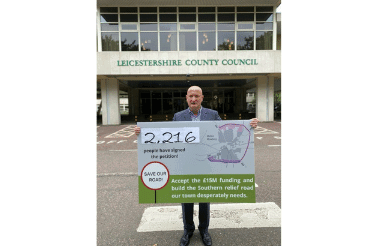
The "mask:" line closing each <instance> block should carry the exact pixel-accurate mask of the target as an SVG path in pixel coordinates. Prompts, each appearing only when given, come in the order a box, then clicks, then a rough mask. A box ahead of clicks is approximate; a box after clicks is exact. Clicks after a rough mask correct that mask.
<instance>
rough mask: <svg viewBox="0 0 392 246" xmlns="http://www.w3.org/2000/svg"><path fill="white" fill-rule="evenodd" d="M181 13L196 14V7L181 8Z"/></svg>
mask: <svg viewBox="0 0 392 246" xmlns="http://www.w3.org/2000/svg"><path fill="white" fill-rule="evenodd" d="M178 10H179V11H180V12H196V7H179V8H178Z"/></svg>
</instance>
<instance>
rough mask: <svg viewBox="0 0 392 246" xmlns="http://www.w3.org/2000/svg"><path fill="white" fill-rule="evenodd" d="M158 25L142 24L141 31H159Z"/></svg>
mask: <svg viewBox="0 0 392 246" xmlns="http://www.w3.org/2000/svg"><path fill="white" fill-rule="evenodd" d="M157 28H158V24H140V31H157Z"/></svg>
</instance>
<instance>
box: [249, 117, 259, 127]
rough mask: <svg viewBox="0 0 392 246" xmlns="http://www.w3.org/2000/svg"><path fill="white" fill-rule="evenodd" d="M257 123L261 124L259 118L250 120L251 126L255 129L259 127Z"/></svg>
mask: <svg viewBox="0 0 392 246" xmlns="http://www.w3.org/2000/svg"><path fill="white" fill-rule="evenodd" d="M257 122H260V121H259V120H258V119H257V118H253V119H251V120H250V126H251V127H253V128H256V127H257Z"/></svg>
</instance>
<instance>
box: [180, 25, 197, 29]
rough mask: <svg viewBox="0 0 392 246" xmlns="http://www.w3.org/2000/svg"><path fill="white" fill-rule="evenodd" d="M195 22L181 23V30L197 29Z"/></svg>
mask: <svg viewBox="0 0 392 246" xmlns="http://www.w3.org/2000/svg"><path fill="white" fill-rule="evenodd" d="M195 28H196V25H195V24H180V30H195Z"/></svg>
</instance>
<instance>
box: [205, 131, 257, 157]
mask: <svg viewBox="0 0 392 246" xmlns="http://www.w3.org/2000/svg"><path fill="white" fill-rule="evenodd" d="M217 130H218V134H217V135H218V141H219V144H217V145H214V149H216V150H217V152H216V153H213V154H209V156H208V158H207V159H208V160H209V161H210V162H222V163H226V164H227V163H240V162H241V161H242V159H243V158H244V157H245V155H246V152H247V150H248V148H249V143H250V137H251V133H250V130H249V129H248V128H246V127H245V126H244V125H242V124H225V125H222V126H219V127H217ZM217 147H218V148H217Z"/></svg>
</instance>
